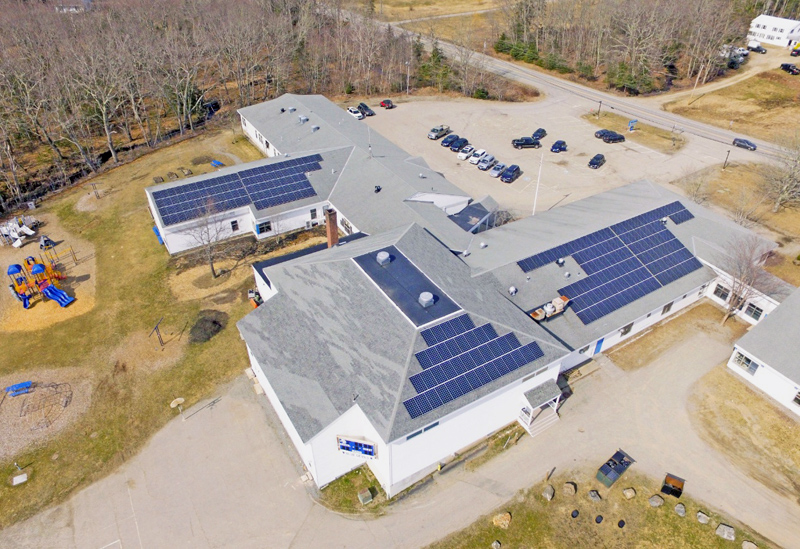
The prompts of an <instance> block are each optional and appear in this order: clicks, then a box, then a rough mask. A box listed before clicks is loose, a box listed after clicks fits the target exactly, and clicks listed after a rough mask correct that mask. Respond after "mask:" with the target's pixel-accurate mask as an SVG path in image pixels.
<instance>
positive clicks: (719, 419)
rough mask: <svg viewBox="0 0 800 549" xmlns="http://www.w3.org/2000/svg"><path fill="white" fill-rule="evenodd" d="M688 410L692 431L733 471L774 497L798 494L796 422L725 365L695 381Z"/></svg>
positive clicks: (799, 428) (799, 429)
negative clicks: (769, 490)
mask: <svg viewBox="0 0 800 549" xmlns="http://www.w3.org/2000/svg"><path fill="white" fill-rule="evenodd" d="M690 406H691V408H692V412H693V413H692V414H691V417H692V421H693V423H694V427H695V429H696V431H697V432H698V433H699V434H700V436H701V437H703V439H705V440H706V441H707V442H708V443H709V444H711V445H712V446H713V447H715V448H717V449H719V450H720V451H721V452H724V454H725V455H726V456H728V459H730V460H731V461H732V462H733V463H735V464H736V466H737V467H739V468H740V469H742V470H743V471H745V472H746V473H747V474H748V475H750V476H751V477H753V478H754V479H756V480H757V481H758V482H760V483H762V484H763V485H764V486H768V487H770V488H772V489H773V490H775V491H776V492H778V493H781V494H785V495H787V496H789V497H791V498H794V499H797V498H798V496H800V419H798V418H797V417H794V416H792V415H791V413H790V412H789V411H788V410H785V409H784V408H783V407H782V406H779V405H778V404H775V403H774V402H773V401H772V400H771V399H769V398H768V397H766V396H765V395H764V394H763V393H761V392H760V391H758V390H757V389H755V388H753V387H751V386H749V385H748V384H747V383H745V381H744V380H742V379H739V378H738V376H737V375H736V374H734V373H733V372H731V371H730V370H729V369H728V368H727V367H726V365H725V364H720V365H719V366H717V367H716V368H714V369H713V370H711V371H710V372H709V373H707V374H706V375H705V376H703V378H701V379H700V381H699V383H698V384H697V386H696V387H695V389H694V392H693V393H692V397H691V399H690Z"/></svg>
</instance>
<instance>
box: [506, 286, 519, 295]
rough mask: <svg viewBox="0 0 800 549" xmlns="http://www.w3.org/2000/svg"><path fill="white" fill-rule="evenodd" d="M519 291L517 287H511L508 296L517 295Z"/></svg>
mask: <svg viewBox="0 0 800 549" xmlns="http://www.w3.org/2000/svg"><path fill="white" fill-rule="evenodd" d="M518 291H519V290H517V287H516V286H511V287H509V288H508V295H517V292H518Z"/></svg>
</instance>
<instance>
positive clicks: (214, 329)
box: [189, 309, 228, 343]
mask: <svg viewBox="0 0 800 549" xmlns="http://www.w3.org/2000/svg"><path fill="white" fill-rule="evenodd" d="M227 325H228V315H227V314H225V313H223V312H222V311H215V310H214V309H207V310H204V311H200V316H199V318H198V319H197V322H195V323H194V326H192V329H191V330H190V331H189V343H205V342H206V341H208V340H210V339H211V338H212V337H214V336H215V335H217V334H218V333H220V332H221V331H222V330H223V329H224V328H225V326H227Z"/></svg>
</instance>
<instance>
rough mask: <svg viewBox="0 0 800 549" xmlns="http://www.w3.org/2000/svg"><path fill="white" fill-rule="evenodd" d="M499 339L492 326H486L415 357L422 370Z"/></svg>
mask: <svg viewBox="0 0 800 549" xmlns="http://www.w3.org/2000/svg"><path fill="white" fill-rule="evenodd" d="M496 337H497V332H496V331H495V329H494V327H492V325H491V324H484V325H483V326H479V327H477V328H473V329H472V330H468V331H466V332H464V333H462V334H459V335H457V336H455V337H452V338H450V339H447V340H445V341H442V342H441V343H437V344H436V345H434V346H432V347H428V348H427V349H425V350H423V351H420V352H418V353H417V354H416V355H415V356H416V357H417V360H418V361H419V364H420V366H422V368H423V369H424V368H430V367H431V366H435V365H436V364H439V363H440V362H444V361H445V360H448V359H450V358H453V357H454V356H456V355H460V354H461V353H464V352H466V351H468V350H470V349H472V348H475V347H477V346H479V345H482V344H484V343H486V342H488V341H491V340H492V339H494V338H496Z"/></svg>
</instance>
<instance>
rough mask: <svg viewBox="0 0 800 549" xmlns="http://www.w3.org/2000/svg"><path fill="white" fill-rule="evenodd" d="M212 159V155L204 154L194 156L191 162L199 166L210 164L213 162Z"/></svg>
mask: <svg viewBox="0 0 800 549" xmlns="http://www.w3.org/2000/svg"><path fill="white" fill-rule="evenodd" d="M212 160H213V158H211V157H210V156H208V155H202V156H195V157H194V158H192V160H191V163H192V166H199V165H201V164H209V163H211V161H212Z"/></svg>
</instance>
